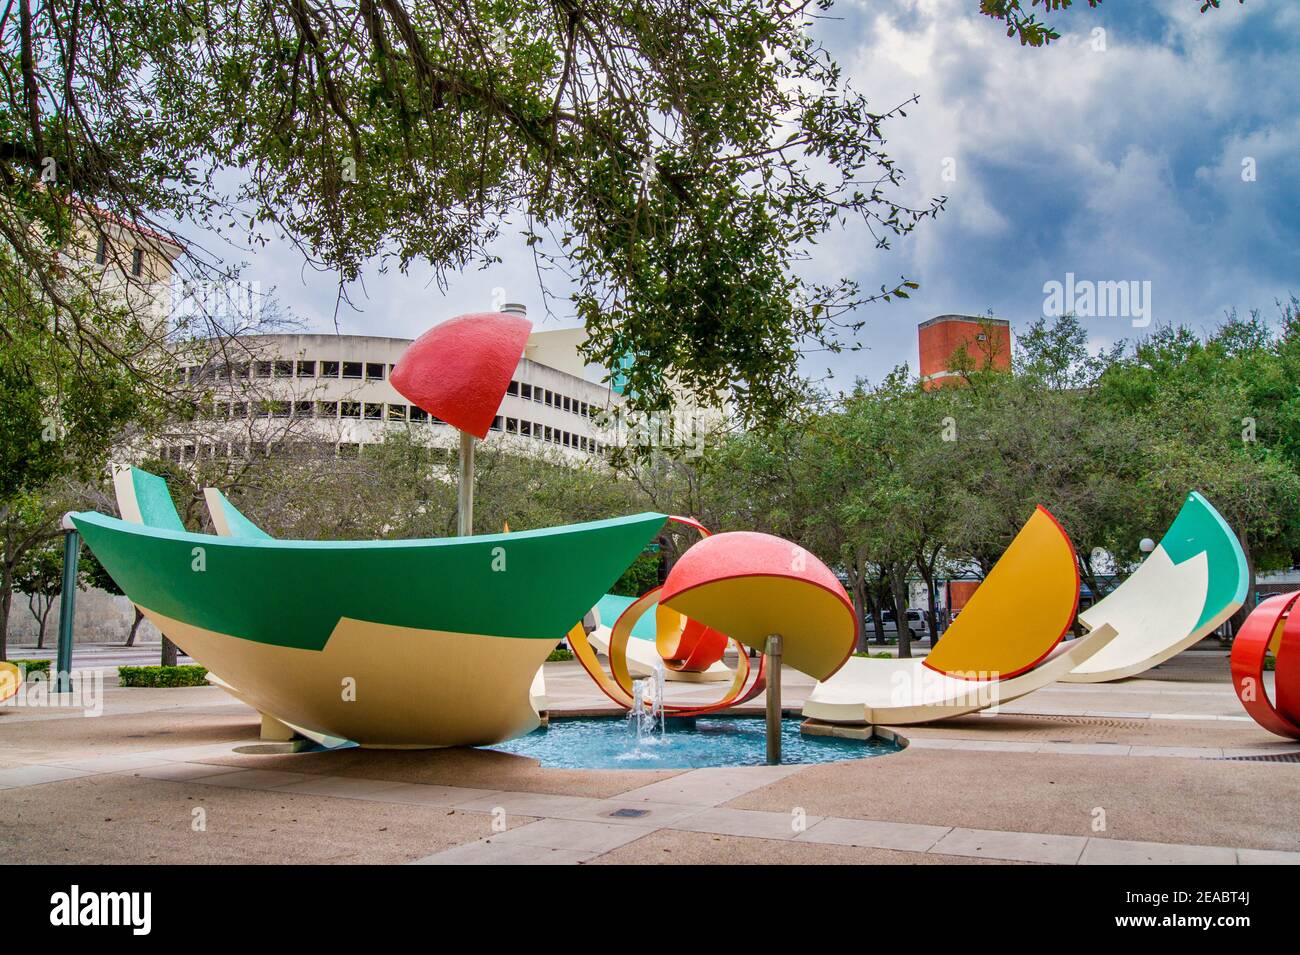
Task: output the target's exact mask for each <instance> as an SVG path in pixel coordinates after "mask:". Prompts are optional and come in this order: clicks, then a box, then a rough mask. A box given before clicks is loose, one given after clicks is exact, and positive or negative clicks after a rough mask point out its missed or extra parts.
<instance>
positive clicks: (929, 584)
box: [916, 557, 939, 647]
mask: <svg viewBox="0 0 1300 955" xmlns="http://www.w3.org/2000/svg"><path fill="white" fill-rule="evenodd" d="M936 559H937V557H936ZM916 570H917V573H919V574H920V575H921V579H922V580H924V581H925V597H926V603H928V604H929V606H928V607H926V610H925V618H926V622H927V623H928V624H929V625H930V646H931V647H933V646H934V643H935V641H936V640H938V639H939V615H938V614H937V613H936V611H935V609H934V604H935V599H934V598H935V590H934V564H933V563H930V562H927V561H925V560H924V559H923V558H921V557H917V558H916Z"/></svg>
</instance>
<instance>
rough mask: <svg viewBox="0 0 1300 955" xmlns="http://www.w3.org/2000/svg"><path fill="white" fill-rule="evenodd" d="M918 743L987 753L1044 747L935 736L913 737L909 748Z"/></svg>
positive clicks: (925, 747) (929, 747)
mask: <svg viewBox="0 0 1300 955" xmlns="http://www.w3.org/2000/svg"><path fill="white" fill-rule="evenodd" d="M918 744H920V746H919V748H921V749H952V750H964V751H967V752H986V753H1037V752H1039V751H1040V750H1041V749H1042V748H1043V744H1042V743H1021V742H1017V741H1015V740H1001V739H944V738H942V737H934V736H928V737H924V738H921V739H913V740H912V741H911V743H910V745H909V748H910V747H911V746H917V745H918Z"/></svg>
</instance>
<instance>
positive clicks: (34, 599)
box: [27, 594, 45, 650]
mask: <svg viewBox="0 0 1300 955" xmlns="http://www.w3.org/2000/svg"><path fill="white" fill-rule="evenodd" d="M40 606H41V595H40V594H28V595H27V609H28V610H30V611H31V612H32V619H33V620H35V621H36V649H37V650H44V649H45V614H43V613H41V611H40V609H39V608H40Z"/></svg>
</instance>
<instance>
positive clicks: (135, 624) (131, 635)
mask: <svg viewBox="0 0 1300 955" xmlns="http://www.w3.org/2000/svg"><path fill="white" fill-rule="evenodd" d="M132 609H134V610H135V619H134V620H132V621H131V630H130V631H129V632H128V633H127V635H126V645H127V646H128V647H133V646H135V632H136V631H137V630H139V629H140V621H141V620H143V619H144V613H142V612H141V610H140V608H139V607H136V606H135V605H134V604H132Z"/></svg>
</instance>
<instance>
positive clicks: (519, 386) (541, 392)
mask: <svg viewBox="0 0 1300 955" xmlns="http://www.w3.org/2000/svg"><path fill="white" fill-rule="evenodd" d="M506 394H508V395H514V396H515V397H516V398H522V399H523V400H525V401H536V402H537V403H538V404H539V405H546V407H548V408H554V409H556V410H557V411H567V412H569V413H570V414H576V415H580V416H581V417H583V418H594V417H596V413H597V409H596V407H595V406H594V405H589V404H587V402H585V401H579V400H578V399H577V398H570V397H569V396H568V395H562V394H560V393H559V392H558V391H551V390H550V389H549V388H543V387H541V386H540V385H528V384H525V383H523V382H521V381H512V382H510V385H509V387H508V388H506Z"/></svg>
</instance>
